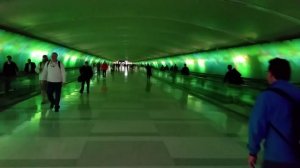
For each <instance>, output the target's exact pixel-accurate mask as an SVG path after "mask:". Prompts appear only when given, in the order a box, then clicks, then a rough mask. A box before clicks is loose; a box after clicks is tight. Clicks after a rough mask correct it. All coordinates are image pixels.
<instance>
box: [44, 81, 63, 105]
mask: <svg viewBox="0 0 300 168" xmlns="http://www.w3.org/2000/svg"><path fill="white" fill-rule="evenodd" d="M61 87H62V83H61V82H59V83H56V82H48V83H47V94H48V99H49V101H50V103H51V104H53V105H55V108H56V109H58V108H59V102H60V96H61ZM54 94H55V98H54V97H53V95H54Z"/></svg>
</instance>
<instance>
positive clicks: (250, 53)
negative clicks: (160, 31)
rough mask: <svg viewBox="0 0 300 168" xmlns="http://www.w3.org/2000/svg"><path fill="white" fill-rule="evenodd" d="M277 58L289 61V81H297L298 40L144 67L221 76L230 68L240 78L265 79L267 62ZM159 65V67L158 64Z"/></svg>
mask: <svg viewBox="0 0 300 168" xmlns="http://www.w3.org/2000/svg"><path fill="white" fill-rule="evenodd" d="M275 57H280V58H284V59H287V60H288V61H290V63H291V66H292V68H293V73H292V75H293V76H292V79H293V80H294V81H300V79H299V77H298V76H297V74H300V39H294V40H287V41H283V42H274V43H268V44H256V45H252V46H246V47H238V48H230V49H224V50H218V51H211V52H203V53H195V54H186V55H180V56H175V57H167V58H159V59H154V60H149V61H143V62H144V63H150V64H152V65H153V66H154V67H156V68H158V66H161V64H162V65H169V66H170V65H172V64H176V65H177V66H178V67H179V68H182V67H183V64H184V63H186V64H187V66H188V67H189V69H190V71H191V72H198V73H207V74H219V75H224V74H225V73H226V71H227V65H229V64H231V65H233V66H234V67H235V68H236V69H237V70H238V71H240V73H241V74H242V76H243V77H248V78H260V79H265V74H266V71H267V68H268V67H267V66H268V61H269V60H270V59H272V58H275ZM158 63H161V64H158Z"/></svg>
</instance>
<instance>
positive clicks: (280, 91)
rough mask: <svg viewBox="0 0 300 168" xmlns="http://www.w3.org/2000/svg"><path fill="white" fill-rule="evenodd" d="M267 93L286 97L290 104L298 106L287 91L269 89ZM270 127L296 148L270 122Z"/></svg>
mask: <svg viewBox="0 0 300 168" xmlns="http://www.w3.org/2000/svg"><path fill="white" fill-rule="evenodd" d="M267 91H272V92H274V93H276V94H278V95H280V96H281V97H284V98H285V99H287V100H288V101H289V102H291V103H292V105H296V103H297V101H296V99H294V98H293V97H292V96H290V95H289V94H288V93H286V92H285V91H283V90H281V89H278V88H268V89H267ZM270 126H271V128H272V129H273V130H274V131H275V132H276V133H277V134H278V135H279V136H280V138H281V139H283V140H284V141H285V142H286V143H287V144H288V145H289V146H291V147H292V148H294V145H293V143H292V142H291V141H290V140H289V139H288V138H287V137H286V136H285V135H284V134H283V133H282V132H281V131H280V130H279V129H278V128H277V127H276V126H275V125H274V124H273V123H272V122H271V121H270Z"/></svg>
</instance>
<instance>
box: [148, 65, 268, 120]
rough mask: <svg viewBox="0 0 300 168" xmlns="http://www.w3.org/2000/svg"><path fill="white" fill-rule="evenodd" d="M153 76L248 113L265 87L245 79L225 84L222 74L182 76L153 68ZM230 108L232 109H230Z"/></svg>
mask: <svg viewBox="0 0 300 168" xmlns="http://www.w3.org/2000/svg"><path fill="white" fill-rule="evenodd" d="M153 76H154V77H156V78H158V79H159V80H162V81H165V82H167V83H169V84H171V85H174V86H176V87H180V88H183V89H185V90H187V91H188V92H190V93H193V94H196V95H198V96H201V97H205V98H207V99H209V100H210V101H214V102H216V103H219V104H220V105H222V106H223V107H228V108H233V107H236V109H235V110H236V112H238V113H239V114H242V115H244V116H248V115H249V109H250V108H251V107H252V106H253V105H254V103H255V100H256V97H257V95H258V94H259V93H260V92H261V91H262V90H264V89H265V88H267V86H268V85H267V83H266V82H264V81H260V82H258V81H257V80H256V81H255V80H251V79H245V84H244V85H232V84H225V83H224V82H223V76H218V75H216V76H214V75H205V74H203V75H201V74H200V75H199V74H191V75H189V76H183V75H180V74H179V73H177V74H175V73H172V72H161V71H159V70H155V69H154V70H153ZM230 110H232V109H230Z"/></svg>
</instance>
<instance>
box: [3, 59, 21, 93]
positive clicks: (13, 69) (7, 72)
mask: <svg viewBox="0 0 300 168" xmlns="http://www.w3.org/2000/svg"><path fill="white" fill-rule="evenodd" d="M18 71H19V68H18V66H17V64H16V63H14V62H13V61H12V57H11V56H10V55H9V56H7V61H6V62H5V63H4V65H3V75H4V77H5V93H8V91H9V90H11V82H12V81H13V80H14V79H15V78H16V76H17V72H18Z"/></svg>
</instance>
